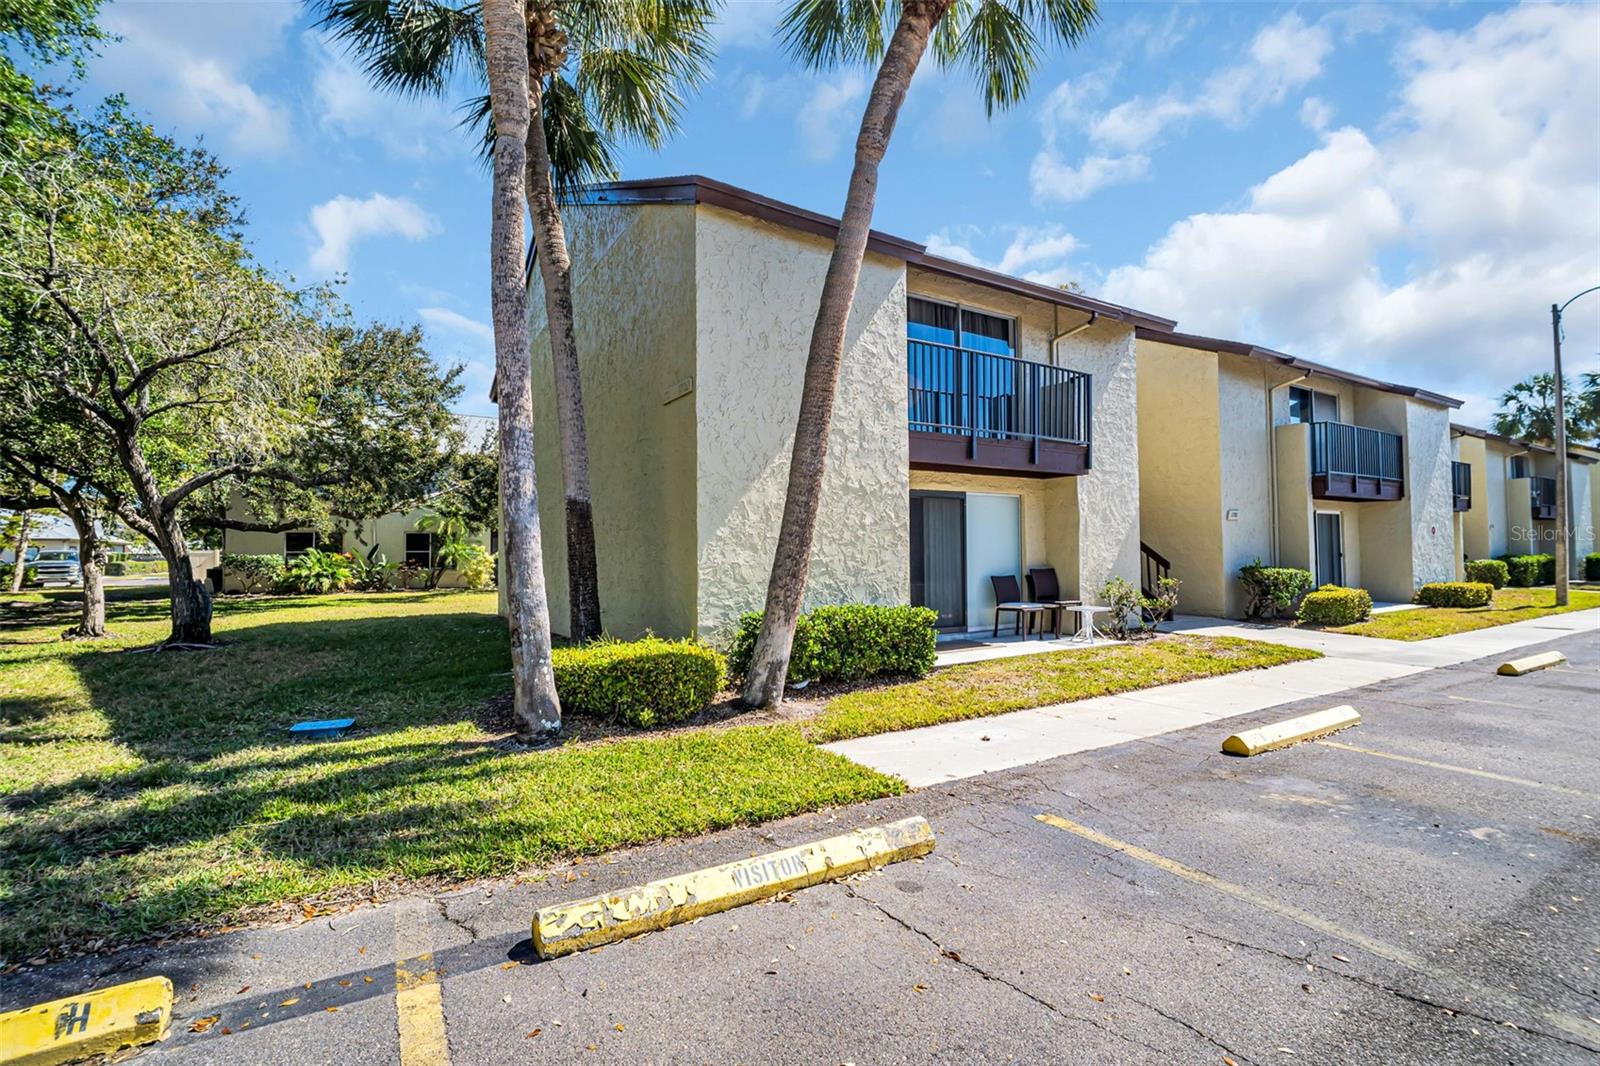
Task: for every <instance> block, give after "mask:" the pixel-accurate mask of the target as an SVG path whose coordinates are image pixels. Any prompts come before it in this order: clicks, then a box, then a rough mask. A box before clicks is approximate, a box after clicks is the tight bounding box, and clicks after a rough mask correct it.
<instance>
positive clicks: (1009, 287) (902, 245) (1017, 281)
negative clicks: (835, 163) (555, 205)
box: [574, 174, 1177, 329]
mask: <svg viewBox="0 0 1600 1066" xmlns="http://www.w3.org/2000/svg"><path fill="white" fill-rule="evenodd" d="M574 202H576V203H582V204H709V205H711V206H713V207H721V208H725V209H726V210H729V211H734V212H737V213H739V214H741V215H748V216H750V217H751V218H758V219H761V220H762V221H764V222H771V223H774V224H776V225H779V226H787V227H789V228H790V229H797V230H801V231H802V232H805V233H814V234H816V235H817V236H819V237H826V238H828V239H830V240H831V239H833V238H834V237H835V236H837V235H838V233H839V220H838V219H836V218H832V217H830V216H828V215H823V214H819V213H818V212H816V211H808V210H806V209H805V208H803V207H796V206H795V205H794V204H786V203H784V202H783V201H781V200H774V199H772V198H771V197H770V196H762V195H761V194H760V193H755V192H751V191H750V190H749V189H741V188H739V187H738V186H736V185H729V184H728V183H727V182H722V181H717V180H715V179H713V178H707V177H703V176H701V175H699V174H686V175H681V176H678V177H670V178H643V179H637V180H633V181H613V182H606V183H604V184H600V185H591V186H589V187H588V188H587V189H585V190H584V191H583V192H582V193H580V194H578V196H577V198H576V199H575V201H574ZM867 249H868V250H869V251H873V252H877V253H879V254H881V255H887V256H890V257H891V258H894V259H900V260H903V261H904V262H906V263H908V264H911V265H913V266H916V267H919V268H921V269H923V270H926V271H928V272H929V273H934V274H941V275H944V276H945V277H951V278H958V279H961V280H963V281H971V282H974V283H976V284H979V285H985V286H988V287H989V288H992V289H1000V290H1003V291H1005V292H1009V293H1012V294H1014V295H1018V296H1026V297H1028V298H1030V299H1034V300H1043V301H1045V302H1047V303H1053V304H1056V305H1058V306H1061V307H1071V308H1074V309H1075V310H1079V311H1085V312H1094V313H1096V314H1099V315H1102V316H1104V317H1106V318H1112V319H1116V320H1117V321H1120V322H1126V323H1128V324H1129V325H1135V326H1141V325H1142V326H1151V327H1153V328H1156V329H1171V328H1172V327H1173V326H1175V325H1177V323H1176V322H1174V321H1173V320H1172V319H1169V318H1161V317H1160V316H1158V315H1151V314H1146V313H1145V312H1143V311H1136V310H1134V309H1133V308H1131V307H1123V306H1122V305H1120V304H1113V303H1107V302H1105V301H1104V300H1096V299H1094V298H1093V297H1089V296H1084V295H1082V294H1081V293H1075V292H1068V291H1067V290H1065V289H1058V288H1054V287H1052V286H1049V285H1041V284H1039V283H1038V282H1034V281H1027V280H1025V279H1023V278H1016V277H1012V276H1011V275H1009V274H1001V273H999V272H998V271H994V270H986V269H984V268H983V267H978V266H973V265H971V264H969V263H959V262H956V261H955V260H953V259H945V258H944V257H942V256H937V255H929V254H928V251H927V248H926V247H925V246H924V245H921V244H918V243H917V242H916V241H911V240H907V239H905V238H904V237H896V236H894V235H893V234H889V233H884V232H882V231H881V230H873V231H871V233H870V235H869V236H868V237H867Z"/></svg>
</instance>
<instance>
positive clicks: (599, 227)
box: [529, 205, 698, 637]
mask: <svg viewBox="0 0 1600 1066" xmlns="http://www.w3.org/2000/svg"><path fill="white" fill-rule="evenodd" d="M564 217H565V220H566V224H567V237H568V246H569V252H570V254H571V256H572V284H573V310H574V316H575V317H574V327H575V334H576V338H577V345H578V363H579V368H580V372H581V375H582V380H583V392H584V397H583V399H584V408H585V422H586V428H587V430H588V437H589V477H590V483H591V488H592V492H593V497H594V511H593V513H594V524H595V554H596V558H597V563H598V570H599V583H600V608H601V622H602V625H603V626H604V628H605V630H606V632H608V633H610V634H613V635H615V636H620V637H634V636H638V635H639V634H641V633H642V632H644V631H645V630H647V629H648V630H654V631H655V632H658V633H663V634H675V635H677V634H685V633H689V632H692V631H694V630H695V628H696V603H695V596H696V586H697V582H696V574H695V551H696V512H695V491H694V486H695V448H696V431H697V424H698V423H697V419H696V416H695V403H696V400H695V389H696V386H697V381H696V374H695V344H696V337H695V282H696V276H695V270H694V260H695V212H694V208H692V207H690V206H687V205H682V206H678V205H651V206H605V207H573V208H569V209H568V210H567V211H566V213H565V216H564ZM529 316H530V322H531V325H532V330H531V332H532V334H533V337H532V343H531V348H530V351H531V354H532V359H533V384H534V389H533V398H534V445H535V448H534V457H535V462H536V464H537V472H538V481H539V514H540V526H541V529H542V531H543V548H544V563H545V566H544V569H545V584H546V588H547V590H548V593H549V597H550V623H551V629H552V630H553V631H554V632H556V633H558V634H565V633H566V632H567V631H568V629H569V628H570V625H569V620H570V600H569V598H568V592H567V587H568V586H567V546H566V519H565V503H564V489H563V483H562V477H561V461H560V452H559V443H558V440H557V437H556V412H555V396H554V385H553V380H554V376H553V370H552V368H551V364H550V340H549V333H548V331H547V330H546V329H545V326H544V322H545V315H544V287H543V284H542V283H541V282H540V281H539V280H538V278H537V275H536V276H535V280H534V283H533V285H532V286H531V288H530V290H529Z"/></svg>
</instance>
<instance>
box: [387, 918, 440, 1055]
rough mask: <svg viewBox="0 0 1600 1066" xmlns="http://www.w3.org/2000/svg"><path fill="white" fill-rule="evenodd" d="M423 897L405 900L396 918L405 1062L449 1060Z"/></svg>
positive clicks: (397, 997) (397, 988)
mask: <svg viewBox="0 0 1600 1066" xmlns="http://www.w3.org/2000/svg"><path fill="white" fill-rule="evenodd" d="M426 907H427V903H426V901H424V900H418V899H408V900H403V901H402V902H401V903H400V904H399V906H398V908H397V909H396V911H395V918H394V957H395V962H394V1005H395V1015H396V1018H397V1024H398V1025H399V1030H400V1066H449V1064H450V1041H449V1039H448V1038H447V1037H446V1036H445V1028H444V996H443V990H442V989H441V988H440V987H439V973H438V971H437V970H435V969H434V965H433V953H432V950H431V947H430V944H429V938H428V934H427V921H426V917H425V908H426Z"/></svg>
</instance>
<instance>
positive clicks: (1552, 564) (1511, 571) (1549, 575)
mask: <svg viewBox="0 0 1600 1066" xmlns="http://www.w3.org/2000/svg"><path fill="white" fill-rule="evenodd" d="M1500 558H1501V559H1503V560H1504V561H1505V564H1506V570H1507V583H1508V584H1510V585H1512V586H1514V587H1516V588H1520V589H1525V588H1532V587H1533V586H1534V585H1553V584H1555V583H1556V557H1555V556H1554V555H1502V556H1501V557H1500Z"/></svg>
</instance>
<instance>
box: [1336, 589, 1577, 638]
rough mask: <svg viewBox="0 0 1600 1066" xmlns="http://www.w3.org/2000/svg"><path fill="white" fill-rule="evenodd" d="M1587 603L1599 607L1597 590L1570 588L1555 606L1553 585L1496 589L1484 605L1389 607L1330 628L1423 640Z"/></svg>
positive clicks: (1368, 635)
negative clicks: (1368, 617)
mask: <svg viewBox="0 0 1600 1066" xmlns="http://www.w3.org/2000/svg"><path fill="white" fill-rule="evenodd" d="M1590 607H1600V591H1592V590H1584V589H1578V588H1574V589H1573V590H1572V595H1571V597H1570V598H1569V602H1568V603H1567V605H1566V606H1565V607H1557V606H1556V592H1555V589H1550V588H1538V589H1497V590H1496V591H1495V594H1494V601H1493V602H1492V603H1490V604H1489V606H1487V607H1418V608H1415V609H1414V610H1410V611H1389V612H1386V613H1384V614H1380V615H1374V616H1373V617H1372V619H1371V620H1369V621H1366V622H1358V623H1357V624H1355V625H1353V626H1340V627H1339V628H1337V629H1333V630H1330V632H1333V633H1354V634H1356V635H1357V636H1362V637H1384V638H1386V639H1388V640H1427V639H1428V638H1429V637H1443V636H1448V635H1449V634H1451V633H1466V632H1468V631H1470V630H1474V629H1488V628H1489V627H1490V626H1503V625H1505V624H1506V623H1508V622H1526V621H1527V620H1528V619H1530V618H1543V617H1545V616H1546V615H1551V614H1562V613H1564V612H1566V611H1582V610H1586V609H1588V608H1590Z"/></svg>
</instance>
